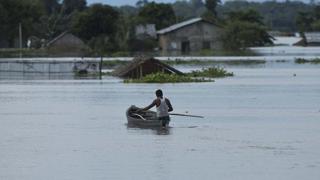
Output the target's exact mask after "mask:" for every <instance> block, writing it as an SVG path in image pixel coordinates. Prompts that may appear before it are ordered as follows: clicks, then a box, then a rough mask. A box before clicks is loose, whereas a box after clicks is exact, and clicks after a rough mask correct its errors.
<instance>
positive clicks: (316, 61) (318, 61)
mask: <svg viewBox="0 0 320 180" xmlns="http://www.w3.org/2000/svg"><path fill="white" fill-rule="evenodd" d="M295 63H297V64H305V63H311V64H320V58H315V59H310V60H308V59H303V58H297V59H296V60H295Z"/></svg>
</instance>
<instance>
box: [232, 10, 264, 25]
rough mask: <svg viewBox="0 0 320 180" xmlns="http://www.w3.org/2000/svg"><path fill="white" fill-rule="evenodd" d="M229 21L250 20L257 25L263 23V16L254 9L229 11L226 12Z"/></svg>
mask: <svg viewBox="0 0 320 180" xmlns="http://www.w3.org/2000/svg"><path fill="white" fill-rule="evenodd" d="M227 16H228V20H229V21H242V22H251V23H256V24H259V25H264V23H263V17H262V16H261V15H260V13H259V12H258V11H256V10H254V9H247V10H245V11H231V12H229V13H228V14H227Z"/></svg>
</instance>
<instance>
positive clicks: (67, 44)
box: [48, 34, 89, 56]
mask: <svg viewBox="0 0 320 180" xmlns="http://www.w3.org/2000/svg"><path fill="white" fill-rule="evenodd" d="M88 51H89V47H88V46H87V45H86V44H84V42H83V41H82V40H81V39H79V38H78V37H76V36H74V35H72V34H66V35H64V36H63V37H61V38H60V39H58V40H56V41H55V42H54V43H52V44H50V46H49V47H48V53H49V54H50V55H53V56H84V55H86V54H87V53H88Z"/></svg>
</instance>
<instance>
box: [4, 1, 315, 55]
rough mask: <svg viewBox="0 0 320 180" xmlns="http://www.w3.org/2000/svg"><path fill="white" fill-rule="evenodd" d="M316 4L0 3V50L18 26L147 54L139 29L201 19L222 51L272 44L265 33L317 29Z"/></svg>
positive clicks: (28, 32) (151, 43) (27, 33)
mask: <svg viewBox="0 0 320 180" xmlns="http://www.w3.org/2000/svg"><path fill="white" fill-rule="evenodd" d="M316 8H319V6H317V5H315V4H305V3H301V2H291V1H286V2H283V3H279V2H275V1H270V2H269V1H268V2H264V3H255V2H245V1H231V2H226V3H225V4H222V3H221V1H220V0H205V1H202V0H189V1H177V2H175V3H172V4H165V3H155V2H150V1H148V0H139V1H137V3H136V6H121V7H112V6H110V5H106V4H92V5H88V4H87V2H86V0H23V1H21V0H10V1H8V0H0V24H1V26H0V47H2V46H7V47H14V46H15V43H16V42H17V39H18V31H19V29H18V28H19V24H21V25H22V30H23V37H24V42H25V41H26V39H27V38H28V37H31V36H35V37H37V38H39V39H46V40H51V39H53V38H54V37H56V36H57V35H59V34H61V33H62V32H65V31H70V32H72V33H74V34H76V35H77V36H79V37H80V38H81V39H83V40H84V41H85V42H86V43H87V44H88V45H89V46H90V47H91V48H92V49H93V50H94V51H96V52H98V53H104V52H115V51H150V50H152V49H153V48H154V47H156V46H157V43H156V40H154V39H152V38H145V39H143V40H141V39H137V38H136V37H135V33H134V29H135V26H136V25H138V24H148V23H151V24H155V26H156V28H157V29H161V28H164V27H167V26H169V25H172V24H175V23H178V22H181V21H183V20H187V19H190V18H193V17H199V16H202V17H203V18H205V19H207V20H208V21H212V22H214V23H217V24H220V25H221V26H223V27H224V29H225V33H224V35H223V41H224V42H225V43H224V45H225V48H227V49H242V48H245V47H248V46H256V45H264V44H268V43H271V37H270V36H269V35H268V34H267V33H266V32H267V30H282V31H296V30H300V31H306V30H318V29H319V24H320V23H319V19H320V18H319V17H320V15H319V13H318V12H320V11H318V10H317V9H316Z"/></svg>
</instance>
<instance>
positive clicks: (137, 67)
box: [112, 57, 183, 78]
mask: <svg viewBox="0 0 320 180" xmlns="http://www.w3.org/2000/svg"><path fill="white" fill-rule="evenodd" d="M156 72H165V73H169V74H172V73H175V74H179V75H183V73H182V72H181V71H179V70H177V69H175V68H173V67H171V66H169V65H167V64H165V63H162V62H160V61H159V60H157V59H155V58H153V57H136V58H134V59H133V60H132V61H131V62H130V63H128V64H127V65H124V66H120V67H119V68H117V69H115V70H114V71H113V72H112V74H113V75H114V76H118V77H123V78H137V77H141V76H145V75H147V74H151V73H156Z"/></svg>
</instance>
